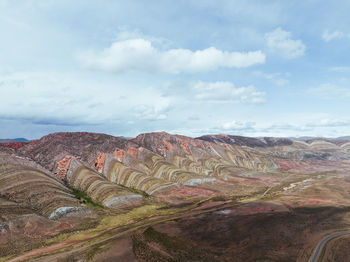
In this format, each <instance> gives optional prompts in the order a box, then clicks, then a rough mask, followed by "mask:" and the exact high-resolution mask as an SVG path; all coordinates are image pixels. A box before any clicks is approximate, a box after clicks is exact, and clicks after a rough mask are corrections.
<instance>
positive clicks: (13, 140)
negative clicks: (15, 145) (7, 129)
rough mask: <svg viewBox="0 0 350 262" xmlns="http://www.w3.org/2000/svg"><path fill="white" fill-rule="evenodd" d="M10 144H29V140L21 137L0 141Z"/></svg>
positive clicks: (0, 140) (0, 141)
mask: <svg viewBox="0 0 350 262" xmlns="http://www.w3.org/2000/svg"><path fill="white" fill-rule="evenodd" d="M11 142H29V140H28V139H26V138H23V137H18V138H13V139H10V138H7V139H0V143H11Z"/></svg>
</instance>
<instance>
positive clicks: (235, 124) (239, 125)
mask: <svg viewBox="0 0 350 262" xmlns="http://www.w3.org/2000/svg"><path fill="white" fill-rule="evenodd" d="M254 126H255V122H242V121H236V120H234V121H230V122H226V123H224V124H222V126H221V129H223V130H251V129H253V128H254Z"/></svg>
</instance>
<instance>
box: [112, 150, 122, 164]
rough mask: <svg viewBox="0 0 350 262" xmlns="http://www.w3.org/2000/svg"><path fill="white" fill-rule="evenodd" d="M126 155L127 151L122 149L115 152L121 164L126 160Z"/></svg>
mask: <svg viewBox="0 0 350 262" xmlns="http://www.w3.org/2000/svg"><path fill="white" fill-rule="evenodd" d="M124 154H125V150H123V149H120V150H116V151H114V154H113V156H114V157H115V158H116V159H117V160H118V161H120V162H123V160H124Z"/></svg>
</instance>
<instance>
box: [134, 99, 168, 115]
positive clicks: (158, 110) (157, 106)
mask: <svg viewBox="0 0 350 262" xmlns="http://www.w3.org/2000/svg"><path fill="white" fill-rule="evenodd" d="M169 109H170V99H169V98H167V97H159V98H158V99H157V100H156V101H154V104H153V105H145V104H143V105H138V106H136V108H135V110H134V111H135V115H136V117H137V118H138V119H143V120H151V121H154V120H164V119H167V117H168V116H167V114H166V112H167V111H168V110H169Z"/></svg>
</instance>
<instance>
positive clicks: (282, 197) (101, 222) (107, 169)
mask: <svg viewBox="0 0 350 262" xmlns="http://www.w3.org/2000/svg"><path fill="white" fill-rule="evenodd" d="M349 153H350V142H349V141H348V140H329V139H328V140H327V139H321V138H320V139H313V140H295V139H280V138H248V137H239V136H230V135H206V136H202V137H199V138H190V137H185V136H180V135H171V134H168V133H165V132H160V133H147V134H141V135H139V136H137V137H135V138H133V139H126V138H122V137H113V136H109V135H105V134H95V133H84V132H79V133H54V134H50V135H47V136H45V137H43V138H41V139H38V140H33V141H30V142H8V143H3V144H0V209H1V213H0V254H1V256H2V257H7V256H9V257H11V256H13V255H15V254H18V253H20V252H23V251H24V250H29V249H33V248H35V247H37V246H39V245H41V244H42V243H43V242H45V241H49V242H46V243H50V241H54V242H57V241H60V240H58V239H56V240H50V239H52V238H53V237H55V236H59V235H64V236H65V239H70V238H71V237H72V235H74V234H75V233H74V232H76V231H78V230H87V232H88V233H86V234H87V235H88V236H89V237H92V238H94V234H97V232H103V231H104V230H107V229H108V228H115V227H116V226H117V227H118V226H123V225H130V224H133V223H139V222H137V221H139V220H140V219H141V220H142V219H145V218H149V217H153V216H155V217H156V218H159V217H163V216H167V215H172V216H173V215H174V214H180V213H181V214H184V213H183V212H185V213H186V212H188V213H189V214H193V213H198V212H202V211H203V210H207V209H208V208H209V209H210V208H216V206H220V205H228V204H229V203H231V204H232V203H238V202H239V201H243V202H244V201H245V202H247V201H248V202H249V201H253V202H254V201H256V200H263V199H276V198H278V199H279V200H278V201H279V202H274V203H270V204H264V203H262V204H261V206H262V209H261V210H260V209H259V207H256V206H255V207H254V208H257V211H256V212H257V213H259V212H260V211H261V212H263V213H264V214H265V213H266V212H275V211H276V210H277V211H278V212H290V211H291V210H292V209H293V208H298V207H300V206H304V205H309V204H326V202H327V201H328V202H327V204H332V205H336V206H338V205H344V204H347V203H348V202H347V200H346V199H347V195H344V194H341V193H339V194H340V195H339V196H338V198H337V197H334V198H332V197H330V198H328V199H326V198H322V196H319V194H318V193H317V192H316V191H315V192H313V191H310V190H311V189H312V188H313V187H314V186H315V185H316V186H319V187H321V188H322V190H326V189H325V188H323V185H324V184H323V183H324V181H325V180H324V179H339V176H340V177H341V176H345V174H347V171H348V170H350V154H349ZM337 190H339V192H341V190H340V189H339V187H337ZM291 192H294V193H293V194H291ZM274 201H275V200H274ZM258 206H260V204H259V205H258ZM265 206H273V208H267V209H266V208H265ZM275 206H277V208H275ZM248 209H249V208H248ZM275 209H276V210H275ZM259 210H260V211H259ZM266 210H267V211H266ZM230 212H231V211H230ZM248 213H249V212H248ZM223 214H224V213H223ZM116 218H118V219H117V220H115V219H116ZM252 219H253V218H252ZM210 220H211V221H212V220H213V221H215V219H212V218H211V217H210ZM231 220H232V221H234V220H235V218H230V220H229V221H231ZM253 220H254V219H253ZM230 223H233V222H230ZM293 223H294V222H293ZM216 226H217V225H215V226H214V225H213V227H216ZM95 227H96V229H94V228H95ZM176 227H178V225H176ZM89 230H92V231H91V232H90V231H89ZM94 230H95V231H94ZM163 231H164V230H163ZM166 231H167V230H166ZM170 231H171V230H170ZM145 232H146V233H147V232H148V231H145ZM149 232H153V231H149ZM149 232H148V233H149ZM164 232H165V231H164ZM148 233H147V234H148ZM138 234H141V235H140V239H141V240H140V241H141V242H140V245H141V244H142V245H146V244H147V243H148V242H147V241H148V240H147V234H146V235H144V233H142V232H141V233H138ZM142 234H143V235H142ZM152 234H153V233H152ZM157 234H158V233H157ZM186 234H189V233H188V232H182V233H181V234H179V235H180V236H183V235H186ZM291 234H294V232H293V233H291ZM188 237H192V236H188ZM75 238H76V239H79V237H78V236H76V237H75ZM75 238H74V239H75ZM85 238H87V237H86V236H85ZM87 239H88V238H87ZM225 241H226V240H225ZM237 241H238V240H237ZM73 242H74V241H73ZM73 242H70V243H73ZM287 242H288V241H287ZM305 243H306V242H305ZM134 244H135V243H134ZM72 245H73V244H72ZM147 245H149V244H147ZM196 248H199V247H196ZM240 248H241V247H240ZM153 249H155V250H156V251H154V252H158V251H157V250H158V248H155V247H153V246H151V247H150V250H153ZM199 250H200V248H199V249H198V252H199V253H200V251H199ZM139 251H140V250H139ZM139 251H137V252H139ZM141 251H142V250H141ZM141 251H140V252H141ZM137 252H136V253H135V254H134V255H136V256H140V258H141V257H142V256H143V255H142V254H138V253H137ZM186 252H187V251H186ZM196 252H197V251H196ZM208 252H209V251H208ZM199 253H198V254H199ZM167 254H168V255H169V256H170V257H171V256H174V254H173V253H171V252H170V253H169V252H168V253H167ZM232 254H235V252H233V253H232ZM163 255H164V254H163ZM207 255H208V258H210V257H212V256H214V257H215V255H214V254H213V253H210V254H209V253H208V254H207ZM9 257H8V258H9ZM5 260H6V259H5ZM214 260H215V259H214ZM214 260H212V261H214ZM0 261H1V259H0ZM175 261H177V260H175ZM247 261H248V260H247Z"/></svg>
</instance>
